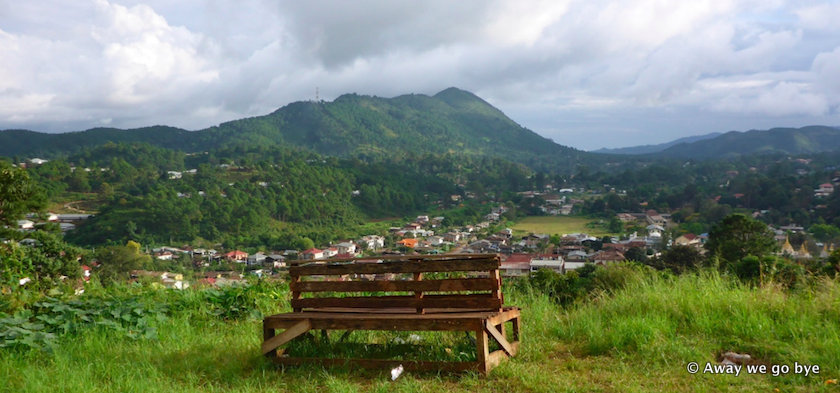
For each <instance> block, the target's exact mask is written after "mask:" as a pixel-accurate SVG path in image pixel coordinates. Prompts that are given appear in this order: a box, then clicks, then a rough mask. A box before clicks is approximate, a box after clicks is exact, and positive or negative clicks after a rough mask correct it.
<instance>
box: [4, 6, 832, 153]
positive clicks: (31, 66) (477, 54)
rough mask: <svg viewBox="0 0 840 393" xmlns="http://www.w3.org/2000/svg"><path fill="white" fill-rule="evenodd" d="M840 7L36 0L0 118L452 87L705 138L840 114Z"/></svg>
mask: <svg viewBox="0 0 840 393" xmlns="http://www.w3.org/2000/svg"><path fill="white" fill-rule="evenodd" d="M838 14H840V5H838V4H837V3H836V2H822V3H820V2H817V3H812V4H810V5H807V6H800V5H798V4H797V3H794V2H792V1H781V0H778V1H764V0H698V1H692V2H673V1H662V0H634V1H618V0H590V1H584V0H561V1H546V0H532V1H510V0H492V1H484V0H466V1H457V2H452V1H447V0H432V1H424V2H412V1H408V0H365V1H358V2H334V1H324V0H317V1H308V2H274V1H269V0H261V1H250V2H232V1H231V2H225V1H213V2H205V1H201V0H184V1H179V2H171V1H166V0H147V1H143V0H107V1H106V0H81V1H73V2H70V1H64V0H45V1H43V2H22V3H16V4H15V6H9V5H0V53H3V56H2V58H0V128H12V127H28V128H35V129H41V130H53V131H56V130H58V131H67V130H73V129H78V128H87V127H91V126H96V125H99V124H102V119H110V124H112V125H113V126H116V127H134V126H142V125H149V124H170V125H175V126H181V127H186V128H191V129H197V128H203V127H206V126H209V125H212V124H216V123H219V122H221V121H225V120H230V119H235V118H240V117H245V116H253V115H259V114H263V113H267V112H270V111H271V110H273V109H275V108H277V107H278V106H281V105H284V104H286V103H288V102H291V101H296V100H303V99H312V98H314V94H315V88H316V87H318V88H319V89H320V95H321V98H325V99H332V98H334V97H336V96H338V95H340V94H343V93H348V92H357V93H360V94H376V95H382V96H394V95H398V94H404V93H427V94H428V93H435V92H436V91H438V90H440V89H443V88H445V87H448V86H458V87H462V88H465V89H468V90H471V91H474V92H475V93H477V94H479V95H480V96H482V97H483V98H485V99H487V100H488V101H490V102H491V103H492V104H494V105H496V106H498V107H499V108H500V109H502V110H503V111H505V112H506V113H508V114H509V115H511V116H512V117H513V118H514V120H516V121H518V122H520V123H522V124H524V125H525V126H529V127H532V128H534V129H535V130H536V131H538V132H541V131H543V132H546V133H554V134H555V135H559V134H557V133H562V132H563V127H573V128H569V131H570V132H571V131H572V130H574V131H575V132H582V130H587V129H588V130H592V131H593V132H594V131H595V130H597V131H598V132H599V133H600V134H599V135H605V138H608V137H609V135H610V133H609V130H615V132H614V133H613V136H612V137H613V138H614V139H615V141H616V142H615V143H616V144H618V145H620V144H622V143H621V142H619V141H621V140H632V141H633V142H634V143H635V142H637V139H638V138H640V137H647V138H650V137H651V135H657V133H658V132H660V133H661V132H664V130H682V131H678V132H683V133H686V132H694V131H696V130H689V129H688V128H687V127H681V126H680V124H679V121H683V122H685V123H687V124H704V125H706V126H709V127H712V129H707V130H701V131H703V132H710V131H719V130H727V129H733V128H735V127H736V126H741V125H744V124H751V123H752V122H755V123H757V124H758V123H760V124H764V123H761V122H760V121H757V120H756V119H758V118H757V117H756V116H759V115H760V116H764V118H767V119H769V120H767V121H769V122H772V120H773V119H777V120H778V121H785V122H788V123H787V124H790V123H791V122H795V121H796V119H799V121H800V122H801V124H812V123H820V122H833V123H832V124H838V123H840V117H838V116H840V114H838V109H837V108H838V105H840V98H838V97H840V71H838V69H840V68H838V67H836V64H840V47H838V46H837V42H836V38H835V37H836V34H832V33H833V32H836V29H837V27H836V26H837V24H836V20H837V19H838V16H840V15H838ZM605 113H610V114H613V115H612V116H610V115H605ZM634 113H637V114H641V113H644V116H641V115H635V114H634ZM657 113H659V114H660V116H661V117H662V118H663V119H668V120H667V121H664V120H663V121H657V120H656V119H655V118H656V116H657ZM674 113H679V114H680V116H673V114H674ZM558 114H562V116H564V117H566V119H560V118H559V117H560V116H559V115H558ZM741 114H742V115H741ZM570 116H571V117H577V118H579V119H581V120H580V121H579V122H574V121H572V120H569V119H567V118H568V117H570ZM739 116H740V117H739ZM701 117H702V119H701ZM764 118H761V119H762V121H763V120H764ZM627 119H632V121H633V122H635V123H634V124H632V125H628V124H627V121H630V120H627ZM709 119H717V120H718V122H719V123H712V122H711V120H709ZM716 124H717V125H716ZM71 127H72V128H71ZM747 127H750V128H753V126H750V125H747ZM755 127H758V125H756V126H755ZM679 136H684V135H680V134H675V135H665V136H662V138H661V140H648V141H642V142H644V143H649V142H660V141H663V140H668V139H674V138H676V137H679ZM622 138H624V139H622ZM558 140H562V138H558Z"/></svg>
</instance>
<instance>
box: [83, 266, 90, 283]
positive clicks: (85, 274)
mask: <svg viewBox="0 0 840 393" xmlns="http://www.w3.org/2000/svg"><path fill="white" fill-rule="evenodd" d="M82 279H83V280H85V281H90V266H88V265H82Z"/></svg>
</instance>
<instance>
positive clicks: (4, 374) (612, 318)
mask: <svg viewBox="0 0 840 393" xmlns="http://www.w3.org/2000/svg"><path fill="white" fill-rule="evenodd" d="M615 273H616V274H617V275H620V277H621V279H619V280H618V281H619V282H624V284H623V285H619V286H620V287H622V289H617V290H607V291H605V292H599V293H596V294H593V295H590V298H589V300H587V301H585V302H583V303H580V304H577V305H575V306H572V307H570V308H565V309H564V308H561V307H560V306H558V305H556V303H554V302H553V301H552V300H551V299H549V298H548V297H547V296H545V295H542V294H539V293H535V292H534V291H533V290H532V289H529V286H527V285H516V286H514V287H510V286H509V287H508V288H507V289H506V301H507V303H509V304H516V305H518V306H520V307H521V308H522V310H523V325H524V326H523V329H524V331H523V347H522V349H521V352H520V355H519V356H517V357H516V358H515V359H513V360H512V361H507V362H503V363H502V365H501V366H499V367H498V368H496V369H495V370H494V371H493V372H492V373H491V375H490V376H489V377H488V378H481V377H479V376H477V375H474V374H464V375H438V374H435V373H428V374H416V373H406V374H404V375H403V376H402V377H400V378H399V379H398V380H397V381H396V382H391V381H390V380H389V379H388V377H387V374H388V370H372V371H363V372H360V371H358V370H351V369H342V368H333V369H326V370H325V369H322V368H320V367H296V368H290V369H287V370H285V371H283V370H280V369H277V368H275V367H274V366H272V365H270V364H269V363H268V362H266V361H265V360H264V359H263V358H261V357H260V356H259V355H258V352H259V344H260V334H259V333H260V322H259V319H258V318H251V317H247V316H245V317H240V318H233V319H230V317H235V315H229V314H227V313H226V312H225V311H226V310H229V309H230V307H228V306H230V305H231V304H233V305H236V304H239V303H236V302H233V303H230V302H228V303H225V302H224V301H222V302H219V301H218V299H220V298H224V296H222V295H215V297H213V296H210V297H208V296H205V295H204V292H202V291H196V290H190V291H186V292H171V291H170V292H167V291H163V290H151V289H144V288H138V287H129V288H122V290H120V295H119V296H122V297H130V296H139V297H140V298H141V299H145V301H148V302H155V303H157V304H166V305H168V307H169V309H170V311H169V313H168V315H169V317H168V318H167V319H165V320H160V321H158V322H156V323H155V327H156V328H157V339H139V340H132V339H128V338H125V337H124V335H123V334H119V333H115V332H114V331H113V330H105V329H104V328H101V329H100V330H88V331H84V332H83V333H82V334H79V335H76V336H72V337H67V338H65V339H63V340H61V341H60V344H59V345H58V346H57V347H56V348H55V349H54V352H52V353H42V352H38V351H30V352H24V351H20V350H9V349H0V380H3V381H4V384H2V386H0V391H10V392H11V391H15V392H17V391H27V392H54V391H56V389H58V390H61V391H103V392H125V391H143V392H155V391H166V392H169V391H186V392H191V391H218V392H228V391H237V392H250V391H291V392H323V391H329V392H352V391H371V392H386V391H387V392H392V391H398V392H415V391H416V392H439V391H455V392H498V391H529V392H578V391H603V392H650V391H675V392H694V391H709V392H718V391H774V389H779V391H803V392H804V391H808V392H821V391H822V392H837V391H840V387H838V385H836V384H832V380H835V379H836V378H838V377H840V357H838V356H837V348H840V337H839V336H838V332H840V282H838V281H837V279H834V280H829V279H824V280H820V281H816V282H814V283H813V284H812V286H811V287H810V288H808V289H802V290H797V291H794V292H789V291H786V290H782V289H779V288H778V287H775V286H773V285H768V286H765V287H763V288H758V289H756V288H751V287H748V286H745V285H742V284H740V283H738V282H736V281H733V280H731V279H729V278H726V277H721V276H720V275H718V274H716V273H703V274H700V275H685V276H680V277H662V276H659V275H658V274H656V273H648V272H645V271H641V270H635V269H616V270H615ZM616 277H618V276H616ZM604 287H605V288H606V287H611V285H605V286H604ZM284 288H285V287H284V286H283V285H279V286H268V287H266V286H262V289H261V290H260V291H258V294H257V295H255V294H254V293H251V294H250V295H249V294H245V295H242V294H241V293H240V294H238V295H237V294H233V295H232V296H229V298H236V299H241V298H246V299H251V300H252V301H253V302H252V303H251V305H252V306H253V307H259V308H260V309H262V310H263V311H264V312H275V311H278V310H282V309H285V307H286V306H287V303H286V302H285V301H284V300H280V301H277V300H274V299H275V298H279V299H287V297H288V294H287V293H286V292H285V289H284ZM208 299H210V300H212V299H216V300H215V301H209V300H208ZM277 303H280V304H279V305H278V304H277ZM224 304H228V306H225V305H224ZM220 317H228V319H222V318H220ZM406 334H408V333H404V334H403V335H406ZM424 334H425V333H424ZM424 337H425V336H424ZM391 338H393V335H392V336H391ZM454 339H455V340H457V337H455V338H454ZM442 342H446V341H442ZM424 343H430V344H426V345H427V346H431V347H433V348H434V347H436V346H437V347H440V346H442V345H446V344H437V343H438V341H431V340H425V341H424ZM730 350H731V351H736V352H741V353H749V354H751V355H752V356H754V357H755V358H757V359H758V361H759V362H761V363H763V364H767V365H772V364H789V365H793V363H794V362H799V363H808V364H818V365H819V366H820V368H821V371H820V373H819V374H818V375H811V376H808V377H805V376H801V375H793V372H792V371H791V373H790V374H788V375H780V376H777V377H774V376H771V375H746V373H745V372H744V373H742V374H741V375H740V376H737V377H736V376H732V375H708V374H707V375H703V374H702V373H700V374H696V375H692V374H689V373H688V372H687V371H686V364H687V363H688V362H692V361H695V362H699V363H700V364H701V365H703V364H705V363H706V362H713V363H714V364H717V361H716V358H717V357H718V355H719V354H720V353H721V352H722V351H730ZM393 355H394V356H415V355H414V352H413V351H408V352H407V353H395V354H393ZM456 355H457V354H456Z"/></svg>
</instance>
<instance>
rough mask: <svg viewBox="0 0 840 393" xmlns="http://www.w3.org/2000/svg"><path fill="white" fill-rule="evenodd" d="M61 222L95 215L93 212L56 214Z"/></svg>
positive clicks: (84, 218) (74, 220)
mask: <svg viewBox="0 0 840 393" xmlns="http://www.w3.org/2000/svg"><path fill="white" fill-rule="evenodd" d="M56 215H57V216H58V221H59V222H68V223H72V222H77V221H83V220H87V219H88V218H91V217H93V214H56Z"/></svg>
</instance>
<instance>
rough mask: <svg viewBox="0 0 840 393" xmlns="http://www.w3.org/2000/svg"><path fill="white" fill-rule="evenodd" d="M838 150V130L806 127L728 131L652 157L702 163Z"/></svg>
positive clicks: (839, 146)
mask: <svg viewBox="0 0 840 393" xmlns="http://www.w3.org/2000/svg"><path fill="white" fill-rule="evenodd" d="M838 149H840V129H838V128H836V127H828V126H807V127H802V128H773V129H770V130H766V131H760V130H750V131H746V132H737V131H730V132H727V133H725V134H722V135H719V136H717V137H715V138H712V139H705V140H700V141H696V142H692V143H681V144H678V145H674V146H671V147H669V148H667V149H665V150H663V151H661V152H658V153H654V155H655V156H660V157H674V158H676V157H686V158H700V159H703V158H724V157H734V156H740V155H748V154H767V153H783V154H809V153H819V152H825V151H833V150H838Z"/></svg>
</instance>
